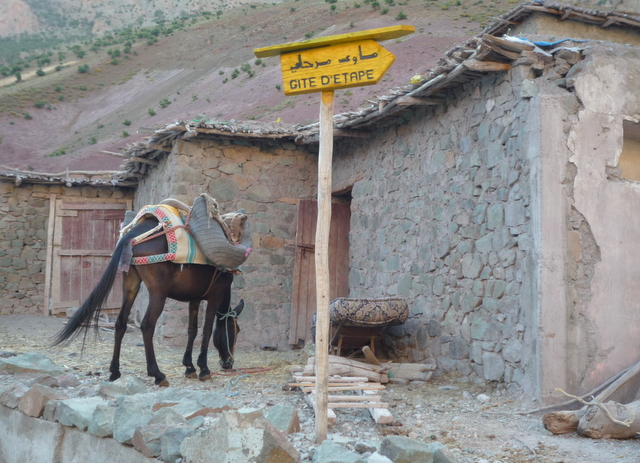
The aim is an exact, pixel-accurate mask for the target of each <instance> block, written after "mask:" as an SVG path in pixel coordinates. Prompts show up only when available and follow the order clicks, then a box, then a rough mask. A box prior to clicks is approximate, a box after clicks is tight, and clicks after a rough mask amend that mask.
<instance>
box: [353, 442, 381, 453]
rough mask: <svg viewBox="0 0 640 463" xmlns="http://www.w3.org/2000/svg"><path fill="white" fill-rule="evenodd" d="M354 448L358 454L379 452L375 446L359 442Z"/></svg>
mask: <svg viewBox="0 0 640 463" xmlns="http://www.w3.org/2000/svg"><path fill="white" fill-rule="evenodd" d="M354 448H355V449H356V452H358V453H367V452H371V453H375V452H376V451H377V450H378V448H377V447H376V446H375V445H373V444H370V443H368V442H358V443H356V445H355V446H354Z"/></svg>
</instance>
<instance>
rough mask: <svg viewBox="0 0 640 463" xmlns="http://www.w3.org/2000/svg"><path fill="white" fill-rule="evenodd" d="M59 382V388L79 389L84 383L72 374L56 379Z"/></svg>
mask: <svg viewBox="0 0 640 463" xmlns="http://www.w3.org/2000/svg"><path fill="white" fill-rule="evenodd" d="M56 380H57V381H58V387H65V388H66V387H78V386H80V385H81V384H82V383H81V382H80V381H79V380H78V378H76V377H75V376H74V375H72V374H71V373H65V374H64V375H60V376H58V377H57V378H56Z"/></svg>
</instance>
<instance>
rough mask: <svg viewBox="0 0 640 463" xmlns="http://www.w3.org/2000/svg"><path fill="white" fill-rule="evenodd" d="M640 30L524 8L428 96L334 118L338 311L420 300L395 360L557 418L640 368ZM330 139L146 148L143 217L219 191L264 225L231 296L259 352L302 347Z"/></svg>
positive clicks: (295, 136)
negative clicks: (568, 401)
mask: <svg viewBox="0 0 640 463" xmlns="http://www.w3.org/2000/svg"><path fill="white" fill-rule="evenodd" d="M639 26H640V18H639V17H638V16H633V15H631V14H623V13H619V12H615V11H613V12H602V11H596V10H585V9H581V8H577V7H573V6H566V5H556V4H550V3H544V4H543V3H541V2H532V3H526V4H523V5H521V6H519V7H517V8H516V9H514V10H513V11H511V12H509V13H508V14H506V15H504V16H503V17H502V18H500V19H499V20H498V21H496V23H494V24H493V25H492V26H490V27H489V28H487V29H486V30H485V31H484V33H483V34H482V35H480V36H479V37H477V38H475V39H473V40H470V41H469V42H467V43H465V44H462V45H461V46H459V47H456V48H454V49H452V50H450V51H449V52H448V53H447V54H446V55H445V56H444V57H443V58H442V59H441V61H440V62H439V63H438V66H437V67H436V68H434V69H433V70H432V71H431V72H430V73H429V75H425V76H422V78H421V79H420V82H419V83H417V84H412V85H410V86H407V87H403V88H399V89H394V90H392V91H390V93H388V94H386V95H383V96H380V97H379V98H378V101H377V102H376V103H375V104H372V105H371V106H370V107H368V108H364V109H362V110H358V111H353V112H350V113H344V114H339V115H336V116H335V118H334V127H335V132H334V134H335V137H336V138H335V147H334V160H333V168H334V173H333V185H334V195H335V203H334V206H335V209H336V210H337V211H339V213H338V214H337V216H334V219H337V220H336V222H337V223H338V224H339V226H336V231H335V236H337V237H345V236H346V244H344V243H343V244H342V245H336V248H335V253H334V254H335V259H334V260H333V262H334V263H335V266H332V268H334V271H335V273H334V274H339V276H337V277H336V278H334V280H335V285H334V287H333V288H332V294H333V295H345V296H347V295H348V296H350V297H385V296H402V297H405V298H407V299H408V300H409V301H410V310H411V314H410V318H409V320H408V321H407V322H406V323H405V324H404V325H403V326H401V327H397V328H394V329H393V330H391V331H390V333H389V335H388V336H387V339H386V343H387V346H388V348H389V349H390V354H392V355H394V356H395V357H397V358H400V359H403V360H405V361H411V362H418V361H421V360H423V359H425V358H428V357H433V358H435V359H436V360H437V363H438V368H439V370H440V371H444V372H457V373H459V374H461V375H463V376H466V377H468V378H469V379H470V380H471V381H473V382H481V383H484V382H497V383H499V384H500V385H501V387H503V386H504V387H508V388H515V389H522V390H524V391H525V392H527V393H529V394H531V395H532V396H534V397H536V398H538V399H540V400H542V401H544V402H554V401H558V400H561V398H560V397H558V395H557V393H554V390H555V389H556V388H562V389H564V390H566V391H569V392H572V393H576V394H581V393H585V392H587V391H589V390H591V389H592V388H593V387H594V386H595V385H597V384H600V383H601V382H603V381H604V380H605V379H607V378H609V377H611V376H613V375H614V374H616V373H617V372H619V371H621V370H623V369H624V368H627V367H628V366H630V365H632V364H634V363H635V362H637V361H638V360H640V351H639V349H638V348H637V347H636V345H635V338H636V336H635V335H636V333H637V332H638V331H639V330H640V328H639V327H638V324H637V323H634V322H636V321H637V320H638V318H639V317H638V315H637V314H638V310H637V304H638V303H637V302H636V301H637V300H638V299H639V296H640V295H639V294H637V293H638V292H639V291H640V290H638V289H637V287H638V285H635V284H634V282H635V281H636V280H637V279H638V277H639V276H640V268H639V267H638V265H636V261H637V258H636V256H638V255H640V243H639V242H638V240H636V239H635V233H634V231H635V230H637V229H638V227H639V226H640V219H638V218H636V216H635V215H634V214H632V213H630V211H632V210H633V206H634V204H636V203H637V202H638V201H640V190H639V188H638V183H637V182H638V181H639V180H640V168H639V167H638V165H639V163H640V158H639V157H638V156H639V155H640V149H639V148H638V147H639V146H640V126H639V125H638V123H639V121H640V107H639V105H640V86H638V85H637V83H636V82H637V80H636V77H635V76H637V75H638V71H639V70H640V69H639V68H640V48H639V47H640V34H639V33H638V27H639ZM514 37H521V38H523V39H514ZM317 140H318V127H317V125H311V126H306V127H293V126H286V125H283V124H275V123H274V124H259V123H255V122H235V121H231V122H229V123H221V122H216V121H208V120H198V121H188V122H180V123H176V124H173V125H171V126H168V127H167V128H166V129H163V130H161V131H159V132H157V133H156V134H154V136H152V137H151V138H149V139H148V140H147V141H146V142H145V143H141V144H139V145H137V146H135V147H132V148H131V149H130V150H129V152H128V153H126V155H127V156H129V157H130V159H129V160H128V161H127V164H126V166H125V168H124V170H123V172H122V173H121V174H120V175H119V176H118V177H117V179H116V180H117V181H121V182H126V181H129V180H134V179H135V180H137V181H138V187H137V190H136V194H135V199H134V203H133V207H134V209H137V208H140V207H142V206H143V205H145V204H150V203H155V202H158V201H160V200H161V199H164V198H166V197H174V198H176V199H179V200H182V201H185V202H190V201H192V200H193V198H194V197H195V196H197V195H198V194H200V193H201V192H202V191H207V192H209V193H210V194H211V195H212V196H214V197H216V198H217V199H218V200H219V201H220V202H221V203H222V205H223V206H224V208H225V211H231V210H235V209H239V208H244V209H245V210H246V211H247V212H248V213H249V216H250V220H251V224H252V229H253V231H254V247H255V251H254V253H253V254H252V255H251V256H250V258H249V260H248V261H247V263H246V264H245V265H244V266H243V272H244V273H243V275H242V276H241V277H238V278H236V280H235V283H234V289H233V297H234V298H240V297H242V298H244V299H245V301H246V302H247V308H246V309H245V312H244V313H243V315H242V320H240V324H241V327H242V333H241V335H240V341H239V342H240V343H241V345H244V346H258V345H261V344H265V345H271V346H280V347H282V346H285V345H288V344H295V343H296V341H297V339H298V338H299V334H298V333H299V332H302V333H304V329H302V331H299V326H298V325H300V326H302V327H303V328H305V327H306V323H307V322H308V321H307V316H308V310H309V305H308V300H309V294H311V293H312V291H313V288H309V287H308V285H307V284H306V283H307V282H308V281H309V280H310V279H309V269H310V267H308V254H309V253H308V251H309V249H310V244H309V243H308V241H307V240H306V239H302V236H303V235H307V234H308V232H309V226H308V225H309V224H308V220H306V219H307V218H308V217H312V216H313V207H312V202H313V199H314V198H315V194H316V185H317V184H316V182H317V179H316V175H317V172H316V163H317V155H316V152H317ZM345 211H346V212H345ZM332 226H333V225H332ZM311 228H312V227H311ZM332 233H333V231H332ZM336 241H339V242H343V241H344V239H342V240H341V239H336ZM340 246H342V247H340ZM345 253H346V255H347V256H348V260H345V259H342V260H341V259H339V257H343V258H344V256H345ZM305 256H306V257H305ZM165 315H166V316H165V319H164V321H163V324H162V327H161V333H162V335H163V337H164V338H165V340H168V341H169V342H171V340H172V339H174V340H177V339H176V338H179V337H180V336H183V335H184V332H185V331H186V329H185V328H184V326H185V323H186V322H185V315H184V308H181V307H180V306H178V305H169V306H168V307H167V310H166V314H165ZM302 336H304V334H302ZM301 339H305V337H302V338H301ZM307 339H308V338H307Z"/></svg>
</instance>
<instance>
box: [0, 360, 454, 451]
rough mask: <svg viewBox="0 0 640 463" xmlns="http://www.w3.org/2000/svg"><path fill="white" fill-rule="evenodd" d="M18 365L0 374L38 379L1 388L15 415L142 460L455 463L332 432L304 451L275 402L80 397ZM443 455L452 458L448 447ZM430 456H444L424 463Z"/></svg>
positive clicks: (292, 423)
mask: <svg viewBox="0 0 640 463" xmlns="http://www.w3.org/2000/svg"><path fill="white" fill-rule="evenodd" d="M14 359H15V362H13V363H12V366H9V367H7V366H4V367H3V368H4V371H3V370H2V368H0V372H3V373H6V372H7V371H14V370H13V369H14V368H15V366H14V365H18V364H19V365H21V367H20V369H21V370H22V371H24V372H25V373H38V375H37V376H36V377H35V378H33V377H30V376H27V375H20V374H19V373H18V374H16V380H15V381H14V382H13V383H11V384H9V385H7V386H5V387H4V388H1V389H0V405H3V406H5V407H9V408H12V409H18V410H20V411H22V412H23V413H25V414H26V415H28V416H32V417H41V418H42V419H43V420H46V421H50V422H53V421H56V422H58V423H60V424H62V425H65V426H73V427H76V428H78V429H80V430H82V431H86V432H87V433H89V434H92V435H94V436H98V437H112V438H113V439H114V440H115V441H117V442H120V443H123V444H126V445H129V446H133V447H134V448H135V449H136V450H137V451H138V452H140V453H141V454H142V455H144V456H145V457H148V458H159V459H160V460H162V461H163V462H171V463H177V462H181V463H204V462H207V461H220V462H223V461H224V462H231V461H251V462H269V461H278V463H285V462H293V463H296V462H301V461H314V462H319V463H340V462H363V463H365V462H366V463H386V462H389V461H391V462H394V463H400V462H403V461H412V462H419V461H425V462H429V463H430V462H431V461H434V462H435V463H453V462H455V461H456V460H455V458H453V457H450V454H448V453H446V455H448V456H445V453H443V451H441V449H439V448H437V447H434V445H435V444H437V445H440V446H441V444H438V443H435V444H429V445H427V444H424V443H422V442H420V441H417V440H414V439H410V438H407V437H402V438H399V436H390V437H387V438H385V439H384V440H383V441H382V443H380V442H368V441H367V442H365V441H357V442H356V441H354V440H353V439H351V438H343V437H342V436H340V435H338V434H330V435H329V439H327V440H326V441H325V442H323V443H322V445H320V446H318V447H317V448H314V447H313V445H309V446H308V449H307V450H306V451H302V452H301V451H299V450H298V448H302V447H303V446H304V444H307V443H308V440H306V439H304V438H301V437H302V433H301V424H300V423H301V419H300V416H299V414H298V411H297V409H296V408H295V407H293V406H290V405H282V404H274V405H273V406H272V407H271V408H270V410H269V412H268V413H266V415H265V414H264V413H263V411H262V410H261V409H255V408H240V409H238V410H235V409H233V408H232V407H231V404H230V403H229V402H228V400H227V399H226V398H225V397H224V395H223V394H221V393H217V392H209V391H195V390H184V389H175V388H167V389H161V390H158V391H155V392H148V390H147V387H146V386H145V385H144V384H143V383H142V382H140V381H139V380H137V379H136V378H132V377H123V378H120V379H118V380H117V381H115V382H113V383H102V384H100V385H99V386H97V387H96V389H97V393H96V394H95V395H93V396H89V397H77V396H76V395H77V394H78V393H79V392H81V391H82V390H83V389H87V388H86V387H77V386H74V385H79V384H80V382H79V381H78V380H77V379H75V381H74V377H73V375H70V374H64V373H62V374H60V375H59V376H58V377H57V378H56V377H53V376H49V375H48V374H43V372H57V370H56V368H57V367H55V365H53V363H52V362H50V361H49V362H47V361H45V360H48V359H46V357H45V358H43V356H33V355H29V354H25V355H20V356H16V357H14ZM52 365H53V368H52ZM39 369H42V370H39ZM42 383H44V384H42ZM62 385H65V386H62ZM118 392H121V394H120V395H118ZM85 393H86V392H85ZM287 436H289V438H288V437H287ZM294 444H297V445H294ZM441 447H444V446H441ZM349 448H354V449H355V452H353V451H351V450H349ZM438 451H439V453H438ZM444 451H445V452H448V451H447V450H446V447H444ZM427 454H428V455H429V456H431V455H434V456H435V455H441V457H440V459H437V458H436V459H433V458H432V459H431V460H427V459H424V460H420V459H419V458H422V456H425V455H427ZM407 455H409V457H407ZM212 458H213V460H212ZM403 458H418V459H413V460H406V459H403ZM425 458H426V457H425Z"/></svg>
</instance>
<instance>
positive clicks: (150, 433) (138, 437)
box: [132, 424, 172, 458]
mask: <svg viewBox="0 0 640 463" xmlns="http://www.w3.org/2000/svg"><path fill="white" fill-rule="evenodd" d="M171 426H172V425H170V424H145V425H143V426H138V427H137V428H136V430H135V431H134V433H133V439H132V444H133V448H135V449H136V450H137V451H138V452H140V453H142V454H143V455H144V456H145V457H149V458H153V457H159V456H160V454H161V453H162V448H161V446H160V438H161V437H162V434H164V432H165V431H166V430H167V429H169V428H170V427H171Z"/></svg>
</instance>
